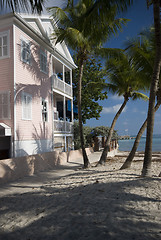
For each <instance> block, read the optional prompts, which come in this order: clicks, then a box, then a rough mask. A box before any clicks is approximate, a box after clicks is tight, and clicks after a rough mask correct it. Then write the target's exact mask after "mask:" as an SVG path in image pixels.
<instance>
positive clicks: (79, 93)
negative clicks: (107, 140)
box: [78, 59, 90, 168]
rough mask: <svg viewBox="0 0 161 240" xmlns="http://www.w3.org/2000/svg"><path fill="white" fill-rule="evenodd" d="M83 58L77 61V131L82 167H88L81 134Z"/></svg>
mask: <svg viewBox="0 0 161 240" xmlns="http://www.w3.org/2000/svg"><path fill="white" fill-rule="evenodd" d="M83 62H84V60H83V59H80V62H79V76H78V120H79V133H80V141H81V148H82V154H83V161H84V168H88V167H89V166H90V163H89V160H88V157H87V153H86V150H85V144H84V135H83V124H82V107H81V96H82V77H83V67H84V64H83Z"/></svg>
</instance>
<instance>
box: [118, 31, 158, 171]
mask: <svg viewBox="0 0 161 240" xmlns="http://www.w3.org/2000/svg"><path fill="white" fill-rule="evenodd" d="M139 35H140V36H141V45H140V41H138V38H137V39H134V40H130V41H128V43H127V48H126V49H127V50H128V53H129V54H130V55H131V56H132V57H133V59H134V62H135V65H136V68H138V69H140V70H141V72H142V74H145V77H147V81H148V80H149V85H150V80H151V77H152V74H153V65H154V58H155V41H154V40H155V39H154V28H151V29H149V30H147V31H144V32H142V33H140V34H139ZM160 95H161V94H160V89H158V92H157V103H156V106H155V112H156V111H157V110H158V108H159V107H160V104H161V96H160ZM146 127H147V119H146V120H145V121H144V123H143V124H142V126H141V128H140V130H139V132H138V134H137V136H136V138H135V141H134V144H133V147H132V149H131V151H130V154H129V155H128V157H127V159H126V161H125V162H124V164H123V165H122V167H121V168H120V169H126V168H130V166H131V163H132V160H133V158H134V156H135V152H136V150H137V147H138V145H139V142H140V139H141V136H142V134H143V132H144V131H145V129H146Z"/></svg>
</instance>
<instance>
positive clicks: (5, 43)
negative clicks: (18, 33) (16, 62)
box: [0, 31, 9, 58]
mask: <svg viewBox="0 0 161 240" xmlns="http://www.w3.org/2000/svg"><path fill="white" fill-rule="evenodd" d="M6 57H9V31H7V32H2V33H0V58H6Z"/></svg>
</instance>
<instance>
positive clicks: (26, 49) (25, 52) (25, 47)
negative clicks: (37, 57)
mask: <svg viewBox="0 0 161 240" xmlns="http://www.w3.org/2000/svg"><path fill="white" fill-rule="evenodd" d="M21 60H22V61H23V62H25V63H28V64H30V63H31V50H30V43H29V42H26V41H24V40H21Z"/></svg>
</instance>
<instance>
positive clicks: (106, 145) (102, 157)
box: [97, 97, 128, 165]
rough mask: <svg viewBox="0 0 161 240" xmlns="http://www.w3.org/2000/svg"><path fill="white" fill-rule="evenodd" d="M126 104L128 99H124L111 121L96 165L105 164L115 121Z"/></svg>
mask: <svg viewBox="0 0 161 240" xmlns="http://www.w3.org/2000/svg"><path fill="white" fill-rule="evenodd" d="M127 102H128V98H127V97H124V102H123V104H122V105H121V107H120V109H119V110H118V112H117V113H116V115H115V117H114V119H113V121H112V124H111V127H110V130H109V133H108V137H107V139H106V141H105V147H104V149H103V152H102V155H101V158H100V160H99V161H98V163H97V165H103V164H105V161H106V159H107V154H108V152H109V150H110V142H111V138H112V134H113V131H114V127H115V124H116V121H117V119H118V117H119V116H120V114H121V113H122V111H123V109H124V108H125V106H126V103H127Z"/></svg>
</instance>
